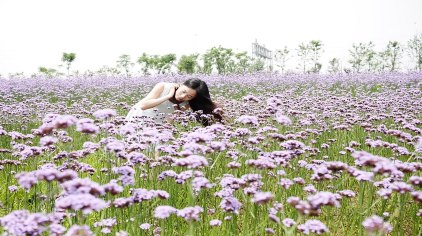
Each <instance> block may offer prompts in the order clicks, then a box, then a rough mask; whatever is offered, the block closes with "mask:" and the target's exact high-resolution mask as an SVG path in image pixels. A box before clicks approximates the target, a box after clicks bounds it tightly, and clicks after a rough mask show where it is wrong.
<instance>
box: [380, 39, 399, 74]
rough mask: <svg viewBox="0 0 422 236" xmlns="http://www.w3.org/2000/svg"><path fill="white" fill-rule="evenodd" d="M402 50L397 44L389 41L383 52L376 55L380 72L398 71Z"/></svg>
mask: <svg viewBox="0 0 422 236" xmlns="http://www.w3.org/2000/svg"><path fill="white" fill-rule="evenodd" d="M402 54H403V49H402V47H401V45H400V43H399V42H397V41H389V42H388V44H387V47H386V49H385V50H384V51H382V52H380V53H379V54H378V56H379V60H380V68H379V70H380V71H385V70H388V71H396V70H398V69H399V65H400V59H401V57H402Z"/></svg>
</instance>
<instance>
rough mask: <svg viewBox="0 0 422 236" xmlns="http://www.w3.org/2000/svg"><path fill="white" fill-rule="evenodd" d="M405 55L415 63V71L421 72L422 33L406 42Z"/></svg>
mask: <svg viewBox="0 0 422 236" xmlns="http://www.w3.org/2000/svg"><path fill="white" fill-rule="evenodd" d="M407 53H408V55H409V56H410V58H411V59H413V60H414V61H415V69H416V70H418V71H421V70H422V33H421V34H417V35H415V36H414V37H413V38H412V39H410V40H409V41H408V42H407Z"/></svg>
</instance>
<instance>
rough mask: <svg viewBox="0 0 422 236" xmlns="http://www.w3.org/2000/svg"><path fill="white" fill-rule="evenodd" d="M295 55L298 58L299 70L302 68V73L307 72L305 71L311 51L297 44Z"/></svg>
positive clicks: (306, 46)
mask: <svg viewBox="0 0 422 236" xmlns="http://www.w3.org/2000/svg"><path fill="white" fill-rule="evenodd" d="M296 51H297V55H298V56H299V58H300V61H299V68H298V69H301V68H303V73H306V72H308V71H307V65H308V64H309V61H310V59H311V49H310V47H309V46H308V45H306V44H304V43H301V44H299V47H298V48H297V49H296Z"/></svg>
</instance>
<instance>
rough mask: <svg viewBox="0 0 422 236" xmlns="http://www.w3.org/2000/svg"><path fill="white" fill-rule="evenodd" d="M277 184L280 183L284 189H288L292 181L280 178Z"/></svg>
mask: <svg viewBox="0 0 422 236" xmlns="http://www.w3.org/2000/svg"><path fill="white" fill-rule="evenodd" d="M278 184H279V185H281V186H282V187H283V188H285V189H289V188H290V186H292V185H293V181H291V180H290V179H286V178H282V179H280V182H278Z"/></svg>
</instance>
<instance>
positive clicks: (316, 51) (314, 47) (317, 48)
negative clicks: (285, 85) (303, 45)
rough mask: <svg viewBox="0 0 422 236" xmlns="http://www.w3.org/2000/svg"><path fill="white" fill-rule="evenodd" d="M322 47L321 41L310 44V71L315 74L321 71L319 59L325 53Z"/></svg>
mask: <svg viewBox="0 0 422 236" xmlns="http://www.w3.org/2000/svg"><path fill="white" fill-rule="evenodd" d="M322 46H323V44H322V42H321V41H320V40H312V41H310V42H309V44H308V48H309V50H310V52H311V62H312V69H310V71H311V72H313V73H318V72H319V71H320V70H321V67H322V64H321V63H320V62H319V58H320V57H321V54H322V53H323V50H322Z"/></svg>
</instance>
